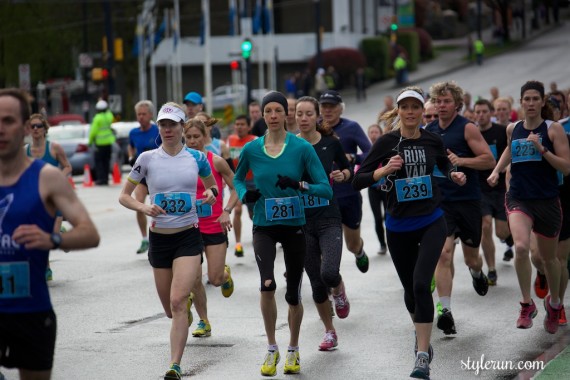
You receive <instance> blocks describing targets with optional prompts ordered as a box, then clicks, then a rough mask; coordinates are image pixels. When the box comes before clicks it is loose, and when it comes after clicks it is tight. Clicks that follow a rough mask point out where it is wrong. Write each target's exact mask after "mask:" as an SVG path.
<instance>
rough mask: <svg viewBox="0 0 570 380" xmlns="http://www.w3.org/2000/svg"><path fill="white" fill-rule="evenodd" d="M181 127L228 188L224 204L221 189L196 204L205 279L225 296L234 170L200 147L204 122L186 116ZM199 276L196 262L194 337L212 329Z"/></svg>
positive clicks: (200, 187) (231, 285)
mask: <svg viewBox="0 0 570 380" xmlns="http://www.w3.org/2000/svg"><path fill="white" fill-rule="evenodd" d="M184 128H185V130H184V138H185V140H186V146H188V147H189V148H192V149H196V150H198V151H201V152H202V153H204V154H205V155H206V157H207V158H208V162H209V163H210V168H211V169H212V174H213V175H214V178H215V179H216V184H217V186H218V188H219V189H221V188H222V186H223V183H224V182H225V183H226V184H227V185H228V187H229V189H230V198H229V199H228V204H227V205H226V207H225V208H223V199H222V194H221V192H220V193H219V194H218V195H217V197H216V203H215V204H214V206H213V207H207V206H205V205H204V206H199V207H197V210H198V211H199V212H198V218H199V224H200V233H201V235H202V240H203V242H204V247H205V252H206V258H207V259H208V272H207V273H208V281H209V282H210V284H212V285H214V286H221V287H222V294H223V296H224V297H226V298H227V297H230V296H231V295H232V293H233V291H234V282H233V280H232V276H231V271H230V267H229V265H225V262H226V250H227V249H228V235H227V233H228V232H229V231H230V230H231V228H232V223H231V222H230V214H231V213H232V209H233V208H234V207H235V204H236V203H237V193H236V191H235V189H234V185H233V178H234V173H233V172H232V170H231V169H230V167H229V165H228V164H227V162H226V161H225V160H224V159H223V158H221V157H220V156H217V155H215V154H214V153H212V152H210V151H207V150H206V149H205V148H204V142H205V141H206V136H207V130H206V126H205V125H204V123H203V122H202V121H200V120H199V118H198V117H196V118H194V119H190V120H188V121H187V122H186V124H185V126H184ZM204 191H206V189H205V188H204V185H203V184H202V183H201V182H198V187H197V190H196V194H197V196H196V199H197V200H200V201H202V200H203V198H204V197H202V196H201V195H200V194H202V193H203V192H204ZM222 208H223V210H222ZM200 211H201V212H200ZM201 279H202V268H201V266H200V271H199V273H198V278H197V280H196V285H195V286H194V289H193V293H194V307H195V308H196V311H197V313H198V316H199V317H200V321H199V322H198V327H197V328H196V330H194V332H192V335H193V336H194V337H207V336H210V335H211V333H212V327H211V326H210V322H209V320H208V309H207V299H206V290H205V289H204V284H203V283H202V281H201Z"/></svg>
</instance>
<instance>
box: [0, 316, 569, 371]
mask: <svg viewBox="0 0 570 380" xmlns="http://www.w3.org/2000/svg"><path fill="white" fill-rule="evenodd" d="M567 324H568V320H567V319H566V310H565V309H564V305H560V319H559V320H558V326H566V325H567ZM0 380H2V379H0Z"/></svg>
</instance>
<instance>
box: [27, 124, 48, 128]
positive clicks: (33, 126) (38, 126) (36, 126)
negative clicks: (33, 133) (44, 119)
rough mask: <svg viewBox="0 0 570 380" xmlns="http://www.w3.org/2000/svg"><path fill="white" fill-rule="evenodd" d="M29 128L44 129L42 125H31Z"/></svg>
mask: <svg viewBox="0 0 570 380" xmlns="http://www.w3.org/2000/svg"><path fill="white" fill-rule="evenodd" d="M30 127H32V129H40V128H44V127H45V125H43V124H32V125H31V126H30Z"/></svg>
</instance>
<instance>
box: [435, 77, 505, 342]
mask: <svg viewBox="0 0 570 380" xmlns="http://www.w3.org/2000/svg"><path fill="white" fill-rule="evenodd" d="M430 95H431V98H432V99H433V101H434V103H435V105H436V108H437V113H438V119H436V120H433V121H432V122H431V123H429V124H428V125H427V126H426V128H425V129H426V130H427V131H429V132H433V133H436V134H438V135H440V136H441V138H442V140H443V145H444V146H445V148H446V152H447V155H448V158H449V160H450V161H451V163H452V164H453V165H454V166H457V167H458V168H461V169H460V170H461V171H462V172H464V173H465V175H466V177H467V183H466V184H465V186H461V187H460V186H457V185H456V184H455V183H453V182H451V181H449V180H448V179H447V176H446V175H445V174H444V172H442V171H441V170H435V171H434V177H436V181H437V184H438V186H439V188H440V190H441V193H442V195H443V202H442V205H441V206H442V209H443V211H444V213H445V220H446V223H447V239H446V241H445V245H444V247H443V251H442V253H441V256H440V257H439V262H438V264H437V268H436V271H435V280H436V286H437V293H438V296H439V301H440V305H438V319H437V327H438V328H439V329H440V330H443V333H444V334H445V335H449V334H456V333H457V331H456V328H455V321H454V319H453V315H452V314H451V291H452V287H453V275H454V268H453V254H454V250H455V239H456V238H457V237H459V239H460V240H461V247H462V249H463V256H464V259H465V264H466V265H467V267H468V268H469V272H470V273H471V277H472V278H473V288H475V291H476V292H477V294H479V295H480V296H484V295H485V294H487V291H488V289H489V284H488V283H487V276H486V275H485V274H484V273H483V260H482V258H481V255H480V254H479V245H480V242H481V220H482V215H481V188H480V186H479V179H478V174H477V173H478V172H477V171H478V170H485V169H492V168H493V167H494V165H495V159H494V158H493V154H492V153H491V150H490V148H489V145H487V143H486V142H485V140H484V139H483V136H481V132H479V129H478V128H477V127H476V126H475V124H473V123H472V122H470V121H469V120H467V119H466V118H464V117H463V116H461V115H459V111H460V110H461V108H462V107H463V90H462V89H461V87H459V86H458V85H457V83H455V82H453V81H451V82H441V83H436V84H434V85H433V86H431V88H430Z"/></svg>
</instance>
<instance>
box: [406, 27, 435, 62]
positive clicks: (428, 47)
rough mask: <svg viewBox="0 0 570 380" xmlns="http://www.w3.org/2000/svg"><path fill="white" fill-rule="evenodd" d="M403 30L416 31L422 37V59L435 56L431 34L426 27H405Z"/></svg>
mask: <svg viewBox="0 0 570 380" xmlns="http://www.w3.org/2000/svg"><path fill="white" fill-rule="evenodd" d="M402 31H414V32H416V33H417V34H418V38H419V39H420V57H421V59H422V60H427V59H431V58H433V45H432V39H431V36H430V34H429V33H428V32H427V31H426V30H425V29H424V28H417V27H416V28H405V29H402Z"/></svg>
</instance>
